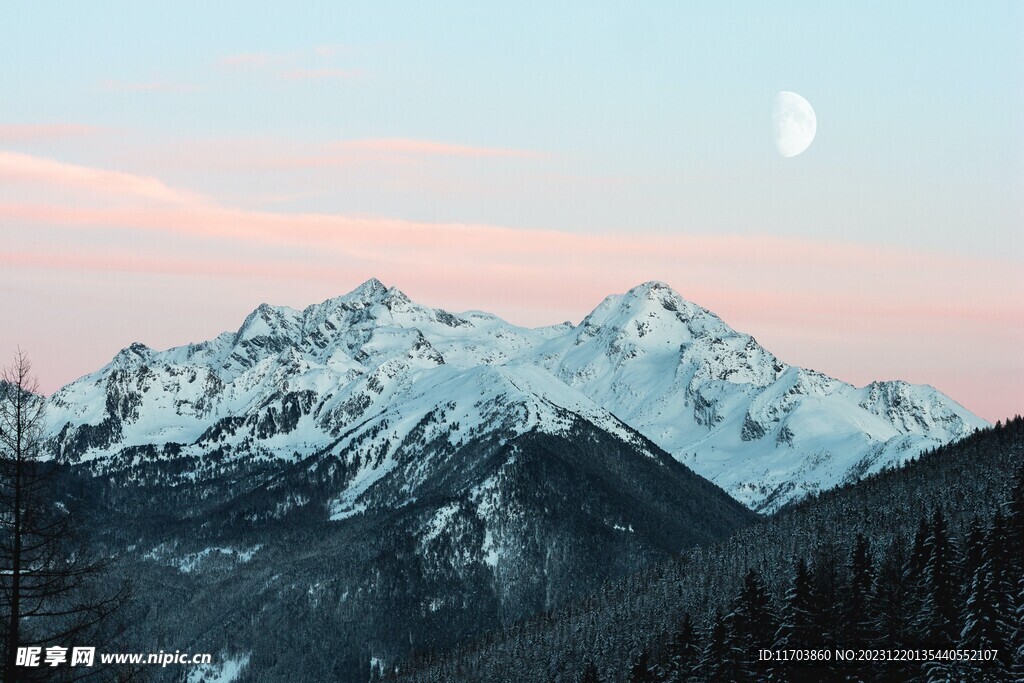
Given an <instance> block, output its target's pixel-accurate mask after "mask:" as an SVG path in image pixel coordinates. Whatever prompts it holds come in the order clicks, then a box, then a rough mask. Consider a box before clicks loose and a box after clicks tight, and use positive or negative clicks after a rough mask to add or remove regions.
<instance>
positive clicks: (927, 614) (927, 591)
mask: <svg viewBox="0 0 1024 683" xmlns="http://www.w3.org/2000/svg"><path fill="white" fill-rule="evenodd" d="M930 527H931V528H930V533H929V535H928V539H927V540H926V541H925V548H926V555H927V562H926V564H925V567H924V571H923V573H922V575H921V577H920V580H921V590H920V591H919V593H920V595H921V598H922V600H921V605H920V609H919V611H918V614H917V617H916V619H915V623H914V625H915V628H916V630H917V633H918V635H919V637H920V638H921V639H922V641H923V642H924V643H925V644H926V645H930V646H932V647H937V648H948V647H949V646H950V645H951V644H952V643H955V642H957V640H958V638H959V635H960V629H959V627H958V623H959V614H960V609H959V605H958V602H959V591H958V581H957V576H956V575H957V558H956V548H955V546H954V545H953V542H952V541H951V540H950V538H949V533H948V530H947V528H946V520H945V517H944V516H943V514H942V510H941V509H939V508H936V509H935V512H934V514H933V515H932V521H931V524H930Z"/></svg>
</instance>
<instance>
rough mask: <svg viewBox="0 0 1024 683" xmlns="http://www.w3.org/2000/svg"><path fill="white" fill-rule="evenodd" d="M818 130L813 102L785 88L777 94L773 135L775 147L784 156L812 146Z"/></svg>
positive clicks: (773, 117) (798, 152)
mask: <svg viewBox="0 0 1024 683" xmlns="http://www.w3.org/2000/svg"><path fill="white" fill-rule="evenodd" d="M817 131H818V119H817V118H816V117H815V116H814V109H812V108H811V103H810V102H808V101H807V100H805V99H804V98H802V97H800V95H797V94H796V93H795V92H789V91H788V90H783V91H781V92H779V94H777V95H776V96H775V106H774V107H773V108H772V135H773V136H774V138H775V147H776V148H778V150H779V154H781V155H782V156H784V157H795V156H796V155H797V154H800V152H803V151H804V150H805V149H807V148H808V147H810V146H811V142H813V141H814V134H815V133H816V132H817Z"/></svg>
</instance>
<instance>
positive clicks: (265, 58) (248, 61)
mask: <svg viewBox="0 0 1024 683" xmlns="http://www.w3.org/2000/svg"><path fill="white" fill-rule="evenodd" d="M290 58H291V57H290V56H288V55H281V54H271V53H266V52H245V53H240V54H235V55H227V56H225V57H221V58H220V59H218V60H217V64H218V65H220V66H224V67H228V68H245V67H258V66H268V65H270V64H278V63H280V62H283V61H287V60H288V59H290Z"/></svg>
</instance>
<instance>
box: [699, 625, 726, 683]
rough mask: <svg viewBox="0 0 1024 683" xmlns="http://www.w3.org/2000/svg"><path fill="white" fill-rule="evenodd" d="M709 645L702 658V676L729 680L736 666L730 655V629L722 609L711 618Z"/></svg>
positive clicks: (706, 646) (706, 678)
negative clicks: (733, 664) (731, 661)
mask: <svg viewBox="0 0 1024 683" xmlns="http://www.w3.org/2000/svg"><path fill="white" fill-rule="evenodd" d="M706 640H707V645H705V646H704V652H703V654H702V656H701V659H700V667H699V668H700V674H701V678H702V679H704V680H708V681H728V680H731V678H730V674H731V673H732V670H733V668H734V667H732V666H731V663H730V656H729V643H728V630H727V627H726V624H725V617H723V616H722V613H721V612H720V611H716V612H715V617H714V619H712V620H711V625H710V629H709V631H708V637H707V638H706Z"/></svg>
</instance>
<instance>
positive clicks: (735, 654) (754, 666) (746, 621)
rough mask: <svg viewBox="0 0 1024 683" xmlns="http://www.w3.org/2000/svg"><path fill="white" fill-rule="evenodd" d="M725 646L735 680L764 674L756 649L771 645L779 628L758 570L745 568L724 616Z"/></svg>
mask: <svg viewBox="0 0 1024 683" xmlns="http://www.w3.org/2000/svg"><path fill="white" fill-rule="evenodd" d="M726 624H727V626H728V650H729V655H730V660H731V661H732V662H734V663H735V665H736V671H735V675H736V676H737V679H738V680H755V679H756V678H758V677H759V676H760V675H763V674H764V671H765V668H766V665H765V664H762V663H760V662H758V650H760V649H762V648H770V647H771V646H772V644H773V643H774V641H775V633H776V631H777V630H778V625H777V620H776V617H775V612H774V610H773V608H772V604H771V598H770V597H769V595H768V589H767V588H766V587H765V584H764V580H763V579H762V578H761V574H760V572H758V571H757V570H756V569H750V570H748V571H747V574H746V576H745V577H744V578H743V586H742V588H741V589H740V593H739V595H738V596H737V597H736V600H735V601H734V603H733V609H732V612H731V613H730V614H729V616H728V617H726Z"/></svg>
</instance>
